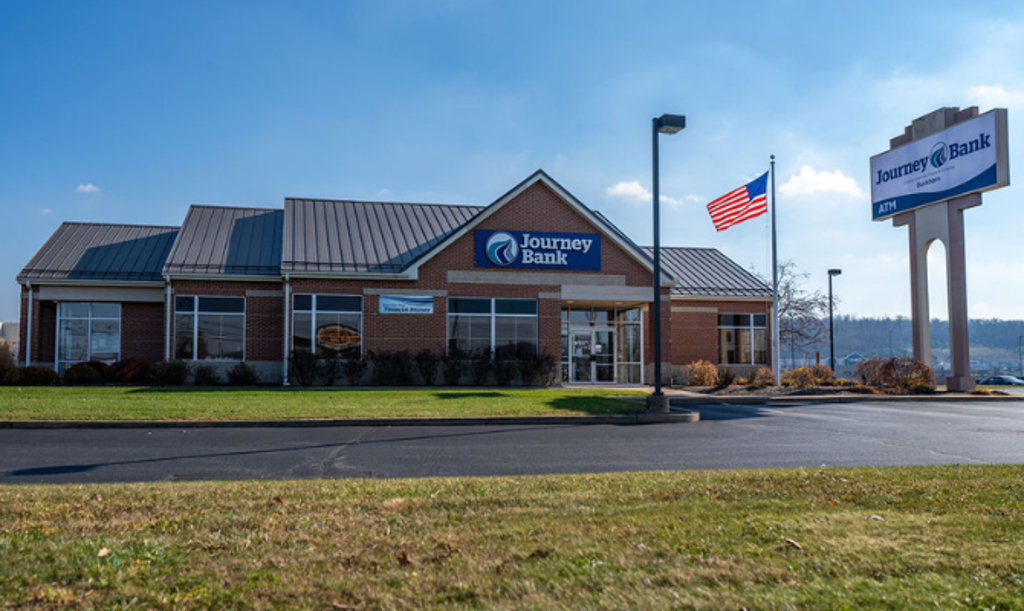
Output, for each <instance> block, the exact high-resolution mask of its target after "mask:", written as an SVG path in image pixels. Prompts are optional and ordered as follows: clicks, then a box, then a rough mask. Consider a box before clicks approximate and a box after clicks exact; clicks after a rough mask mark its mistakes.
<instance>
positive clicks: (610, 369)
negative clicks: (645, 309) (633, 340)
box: [569, 328, 615, 384]
mask: <svg viewBox="0 0 1024 611" xmlns="http://www.w3.org/2000/svg"><path fill="white" fill-rule="evenodd" d="M571 339H572V354H571V356H572V359H571V361H572V362H571V363H570V364H569V373H570V380H569V381H570V382H571V383H573V384H587V383H594V382H603V383H613V382H615V351H614V343H615V341H614V340H615V332H614V331H612V330H611V329H593V328H591V329H582V330H576V329H574V330H573V331H572V333H571Z"/></svg>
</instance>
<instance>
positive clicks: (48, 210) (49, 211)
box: [39, 208, 53, 216]
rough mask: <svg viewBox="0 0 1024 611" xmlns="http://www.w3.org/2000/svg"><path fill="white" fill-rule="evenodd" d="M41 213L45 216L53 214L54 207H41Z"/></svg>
mask: <svg viewBox="0 0 1024 611" xmlns="http://www.w3.org/2000/svg"><path fill="white" fill-rule="evenodd" d="M39 214H42V215H43V216H49V215H51V214H53V209H52V208H40V209H39Z"/></svg>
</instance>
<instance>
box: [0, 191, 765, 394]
mask: <svg viewBox="0 0 1024 611" xmlns="http://www.w3.org/2000/svg"><path fill="white" fill-rule="evenodd" d="M651 254H652V250H651V249H650V248H643V247H640V246H637V245H636V244H635V243H634V242H633V241H632V240H630V239H629V238H628V237H627V236H626V235H625V234H623V233H622V232H621V231H620V230H619V229H618V228H617V227H615V226H614V225H613V224H611V223H610V222H609V221H608V220H607V219H606V218H604V217H603V216H602V215H601V214H600V213H598V212H596V211H593V210H591V209H590V208H588V207H587V206H585V205H584V204H583V203H581V202H580V201H579V200H577V199H576V198H575V197H574V196H573V195H572V194H570V193H569V192H568V191H566V190H565V189H564V188H563V187H562V186H561V185H559V184H558V183H557V182H556V181H554V180H553V179H552V178H551V177H550V176H548V175H547V174H545V173H544V172H543V171H537V172H536V173H534V174H533V175H531V176H530V177H528V178H527V179H526V180H524V181H523V182H521V183H519V184H518V185H516V186H515V187H514V188H512V189H511V190H510V191H508V192H507V193H505V194H504V195H502V196H501V197H500V198H498V199H497V200H496V201H495V202H494V203H492V204H490V205H489V206H486V207H480V206H452V205H439V204H401V203H376V202H356V201H340V200H321V199H316V200H314V199H286V200H285V202H284V209H283V210H282V209H266V208H233V207H214V206H192V207H191V208H190V209H189V211H188V214H187V215H186V217H185V220H184V222H183V223H182V225H181V226H180V227H162V226H145V225H116V224H94V223H63V224H62V225H61V226H60V227H59V228H58V229H57V231H56V232H55V233H54V234H53V236H51V237H50V239H49V240H48V241H47V242H46V244H44V245H43V247H42V248H41V249H40V250H39V252H38V253H37V254H36V255H35V256H34V257H33V258H32V260H31V261H30V262H29V263H28V265H26V266H25V268H24V269H23V270H22V271H21V273H20V274H19V275H18V282H19V283H20V284H21V334H22V335H21V345H22V350H21V355H20V356H21V359H22V361H23V362H24V363H26V364H33V365H44V366H49V367H53V368H54V369H56V370H57V371H59V372H63V371H64V370H66V369H67V367H69V366H70V365H72V364H74V363H77V362H83V361H89V360H97V361H106V362H113V361H117V360H122V359H129V358H146V359H152V360H161V359H183V360H187V361H201V362H202V363H204V364H211V365H216V366H218V367H222V368H224V369H227V368H229V367H231V366H232V365H233V364H234V363H236V362H238V361H245V362H247V363H248V364H250V365H252V366H253V367H255V368H256V369H258V370H259V371H260V373H261V379H262V380H264V381H268V382H287V367H286V363H287V357H288V355H289V354H290V353H291V352H292V351H293V350H310V351H315V352H318V353H321V354H323V353H326V354H331V355H334V356H338V357H341V358H361V357H363V356H364V355H366V354H367V352H368V351H374V352H381V351H393V350H410V351H412V352H417V351H419V350H423V349H430V350H433V351H435V352H440V351H442V350H446V349H451V348H459V349H462V350H466V351H472V350H477V349H490V350H492V351H493V350H501V349H502V348H503V347H509V346H517V347H520V348H523V347H525V348H527V349H533V350H540V351H547V352H548V353H550V354H552V355H556V356H557V357H558V358H560V360H561V364H562V382H563V383H565V384H610V383H619V384H632V383H641V382H648V383H649V382H650V381H651V376H652V374H653V367H652V365H653V363H652V362H651V355H652V354H653V349H652V345H653V344H652V341H653V338H652V334H651V331H650V330H651V324H650V321H651V318H650V317H651V315H652V312H651V304H652V302H653V288H652V286H653V260H652V258H651ZM662 261H663V268H664V269H663V274H662V278H661V282H660V286H661V295H662V298H661V304H662V307H661V312H660V316H661V321H662V322H661V325H662V354H663V355H665V356H666V357H667V362H666V363H665V367H664V371H665V372H666V374H667V373H668V372H670V371H674V370H676V369H678V367H680V366H683V365H686V364H688V363H691V362H693V361H695V360H698V359H705V360H708V361H711V362H712V363H718V364H723V365H728V366H729V367H730V368H733V369H734V370H735V371H736V372H737V373H739V374H741V375H745V374H748V373H749V372H750V371H751V370H752V369H756V368H758V367H762V366H768V365H769V350H768V340H767V338H768V330H767V321H768V319H769V316H768V315H769V312H770V308H771V289H770V288H769V287H768V286H766V285H765V284H764V283H763V282H761V281H760V280H758V279H757V278H756V277H754V276H753V275H752V274H750V273H749V272H747V271H745V270H744V269H743V268H741V267H740V266H739V265H737V264H736V263H735V262H733V261H731V260H730V259H728V258H727V257H725V256H724V255H723V254H722V253H720V252H719V251H717V250H714V249H710V248H663V249H662Z"/></svg>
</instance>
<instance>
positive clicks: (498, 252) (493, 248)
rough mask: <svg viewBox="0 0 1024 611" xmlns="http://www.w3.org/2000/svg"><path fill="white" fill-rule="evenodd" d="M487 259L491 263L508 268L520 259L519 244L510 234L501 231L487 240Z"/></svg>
mask: <svg viewBox="0 0 1024 611" xmlns="http://www.w3.org/2000/svg"><path fill="white" fill-rule="evenodd" d="M487 258H488V259H490V260H491V263H493V264H495V265H500V266H502V267H507V266H509V265H512V264H513V263H515V261H516V259H518V258H519V244H516V238H515V236H513V235H512V234H510V233H505V232H504V231H499V232H497V233H495V234H493V235H491V237H489V238H487Z"/></svg>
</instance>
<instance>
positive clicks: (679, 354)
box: [672, 299, 771, 365]
mask: <svg viewBox="0 0 1024 611" xmlns="http://www.w3.org/2000/svg"><path fill="white" fill-rule="evenodd" d="M672 305H673V306H675V307H677V308H678V307H685V308H701V309H711V308H715V309H716V311H715V312H678V311H677V312H672V319H673V326H672V331H673V351H672V363H673V364H674V365H687V364H689V363H692V362H694V361H698V360H705V361H710V362H712V363H715V364H717V363H718V315H719V314H765V315H769V316H770V315H771V303H770V302H754V301H727V300H722V301H701V300H682V299H673V300H672ZM769 350H770V346H769ZM769 358H770V357H769Z"/></svg>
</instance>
